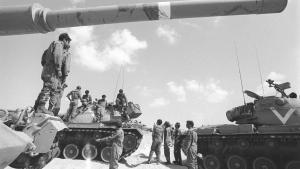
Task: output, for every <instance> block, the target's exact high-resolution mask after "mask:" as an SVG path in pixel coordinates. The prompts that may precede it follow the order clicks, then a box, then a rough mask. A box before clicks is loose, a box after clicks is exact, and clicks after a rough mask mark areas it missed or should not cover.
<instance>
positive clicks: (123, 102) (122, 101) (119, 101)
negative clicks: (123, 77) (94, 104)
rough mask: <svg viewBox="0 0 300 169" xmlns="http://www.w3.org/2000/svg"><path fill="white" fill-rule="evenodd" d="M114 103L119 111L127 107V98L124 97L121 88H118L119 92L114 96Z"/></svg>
mask: <svg viewBox="0 0 300 169" xmlns="http://www.w3.org/2000/svg"><path fill="white" fill-rule="evenodd" d="M116 105H117V108H118V110H119V111H120V112H123V108H124V107H127V105H128V103H127V98H126V96H125V94H124V93H123V89H120V90H119V93H118V95H117V98H116Z"/></svg>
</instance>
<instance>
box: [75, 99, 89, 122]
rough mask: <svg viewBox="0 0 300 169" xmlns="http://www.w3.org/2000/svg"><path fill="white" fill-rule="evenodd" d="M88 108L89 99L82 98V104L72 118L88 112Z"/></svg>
mask: <svg viewBox="0 0 300 169" xmlns="http://www.w3.org/2000/svg"><path fill="white" fill-rule="evenodd" d="M88 108H89V103H88V101H87V99H82V100H81V106H80V107H78V108H77V110H76V113H75V114H71V119H74V118H75V117H76V116H77V115H79V114H81V113H84V112H86V111H87V109H88Z"/></svg>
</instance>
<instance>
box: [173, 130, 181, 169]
mask: <svg viewBox="0 0 300 169" xmlns="http://www.w3.org/2000/svg"><path fill="white" fill-rule="evenodd" d="M180 135H181V130H180V129H179V128H178V129H177V128H176V129H175V131H174V140H175V141H174V158H175V163H177V164H179V165H181V164H182V159H181V145H180V139H179V137H180Z"/></svg>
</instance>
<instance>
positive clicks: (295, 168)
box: [284, 161, 300, 169]
mask: <svg viewBox="0 0 300 169" xmlns="http://www.w3.org/2000/svg"><path fill="white" fill-rule="evenodd" d="M299 168H300V161H291V162H289V163H287V165H286V167H285V168H284V169H299Z"/></svg>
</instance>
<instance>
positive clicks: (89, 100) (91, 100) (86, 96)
mask: <svg viewBox="0 0 300 169" xmlns="http://www.w3.org/2000/svg"><path fill="white" fill-rule="evenodd" d="M82 99H86V100H87V102H88V104H92V102H93V99H92V96H91V95H90V94H84V95H83V96H82Z"/></svg>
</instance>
